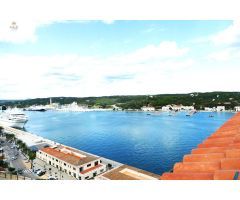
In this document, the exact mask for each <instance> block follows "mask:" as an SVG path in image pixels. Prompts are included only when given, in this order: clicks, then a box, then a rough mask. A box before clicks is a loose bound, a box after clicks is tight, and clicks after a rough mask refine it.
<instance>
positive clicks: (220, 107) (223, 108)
mask: <svg viewBox="0 0 240 200" xmlns="http://www.w3.org/2000/svg"><path fill="white" fill-rule="evenodd" d="M216 111H217V112H221V111H225V106H217V108H216Z"/></svg>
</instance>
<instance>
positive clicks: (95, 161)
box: [0, 124, 160, 180]
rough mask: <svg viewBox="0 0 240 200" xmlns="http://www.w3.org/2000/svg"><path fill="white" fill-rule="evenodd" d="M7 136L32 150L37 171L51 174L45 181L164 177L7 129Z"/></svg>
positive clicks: (152, 178)
mask: <svg viewBox="0 0 240 200" xmlns="http://www.w3.org/2000/svg"><path fill="white" fill-rule="evenodd" d="M0 126H2V127H3V128H4V132H6V133H11V134H14V135H15V137H16V138H17V139H19V140H21V141H23V142H24V143H25V144H26V145H27V146H28V147H29V148H30V149H31V150H34V151H36V158H35V159H34V161H33V168H32V169H31V170H33V171H35V170H36V169H40V170H42V171H45V172H47V174H48V176H46V175H44V176H42V177H41V179H49V177H51V178H54V179H58V180H59V179H60V180H61V179H62V180H89V179H95V180H158V179H159V177H160V175H157V174H154V173H150V172H147V171H145V170H142V169H138V168H135V167H132V166H128V165H125V164H122V163H119V162H116V161H113V160H110V159H107V158H104V157H100V156H97V155H94V154H91V153H87V152H85V151H81V150H78V149H75V148H72V147H69V146H66V145H63V144H60V143H56V142H54V141H51V140H48V139H45V138H43V137H40V136H38V135H35V134H33V133H29V132H26V131H22V130H19V129H15V128H12V127H8V126H3V125H1V124H0Z"/></svg>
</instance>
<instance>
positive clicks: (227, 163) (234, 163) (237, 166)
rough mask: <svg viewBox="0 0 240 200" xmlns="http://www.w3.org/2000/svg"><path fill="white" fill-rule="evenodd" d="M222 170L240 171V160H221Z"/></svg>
mask: <svg viewBox="0 0 240 200" xmlns="http://www.w3.org/2000/svg"><path fill="white" fill-rule="evenodd" d="M221 169H233V170H240V158H224V159H222V160H221Z"/></svg>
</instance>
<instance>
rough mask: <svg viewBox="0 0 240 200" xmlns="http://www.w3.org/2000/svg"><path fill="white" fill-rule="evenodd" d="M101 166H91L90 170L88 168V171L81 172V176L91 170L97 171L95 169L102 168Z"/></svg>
mask: <svg viewBox="0 0 240 200" xmlns="http://www.w3.org/2000/svg"><path fill="white" fill-rule="evenodd" d="M102 166H103V165H101V164H98V165H96V166H93V167H91V168H88V169H86V170H84V171H82V172H81V174H86V173H88V172H91V171H93V170H95V169H97V168H99V167H102Z"/></svg>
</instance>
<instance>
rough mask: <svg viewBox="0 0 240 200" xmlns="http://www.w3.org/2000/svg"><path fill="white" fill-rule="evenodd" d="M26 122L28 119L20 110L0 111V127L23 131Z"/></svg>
mask: <svg viewBox="0 0 240 200" xmlns="http://www.w3.org/2000/svg"><path fill="white" fill-rule="evenodd" d="M27 121H28V117H27V116H26V115H25V114H24V113H22V112H20V110H17V109H13V110H4V111H0V125H3V126H10V127H13V128H20V129H23V127H24V125H25V124H26V123H27Z"/></svg>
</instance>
